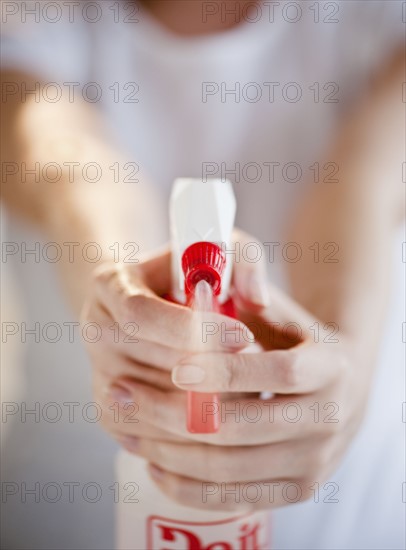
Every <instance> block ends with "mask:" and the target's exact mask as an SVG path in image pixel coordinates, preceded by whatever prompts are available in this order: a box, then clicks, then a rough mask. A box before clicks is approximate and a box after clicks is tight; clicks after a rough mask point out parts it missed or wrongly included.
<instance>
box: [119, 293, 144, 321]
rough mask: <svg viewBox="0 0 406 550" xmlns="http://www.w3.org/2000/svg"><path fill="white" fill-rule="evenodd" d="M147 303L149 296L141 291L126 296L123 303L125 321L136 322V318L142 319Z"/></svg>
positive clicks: (123, 319) (123, 318)
mask: <svg viewBox="0 0 406 550" xmlns="http://www.w3.org/2000/svg"><path fill="white" fill-rule="evenodd" d="M147 303H148V298H147V296H145V295H144V294H141V293H136V294H131V295H130V296H127V297H125V298H124V300H123V303H122V321H123V323H134V322H136V319H140V318H141V317H142V316H143V315H144V312H145V307H146V305H147Z"/></svg>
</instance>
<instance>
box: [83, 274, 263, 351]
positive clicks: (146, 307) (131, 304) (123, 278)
mask: <svg viewBox="0 0 406 550" xmlns="http://www.w3.org/2000/svg"><path fill="white" fill-rule="evenodd" d="M95 292H96V296H97V298H98V300H99V302H100V303H101V304H103V306H104V307H105V308H107V309H108V311H109V312H110V314H111V316H112V317H113V319H115V320H116V321H117V322H118V325H119V328H120V329H121V330H122V331H123V332H125V333H126V334H127V335H129V336H131V337H135V338H136V339H137V340H146V341H149V342H152V343H158V344H161V345H163V346H168V347H172V348H177V349H179V350H182V351H184V350H186V351H193V350H199V351H204V350H205V349H212V350H213V349H215V350H224V349H229V350H239V349H242V348H244V347H245V346H247V345H248V342H247V339H244V338H242V336H241V335H242V333H246V334H250V332H249V330H248V329H247V327H245V326H244V325H243V323H241V322H240V321H236V320H235V319H231V318H230V317H227V316H225V315H220V314H217V313H211V312H208V313H201V312H193V311H191V310H190V309H189V308H187V307H184V306H181V305H178V304H174V303H171V302H169V301H167V300H164V299H162V298H160V297H158V296H157V295H155V294H154V293H153V292H152V290H151V289H150V288H148V286H147V285H146V284H144V282H143V281H142V279H141V278H139V276H138V275H134V276H132V277H130V276H129V273H128V270H122V271H118V270H117V269H114V270H111V271H110V270H104V271H100V272H99V274H98V276H97V278H96V283H95ZM96 314H97V312H94V313H93V312H90V313H89V314H88V317H89V316H93V317H94V316H95V315H96ZM220 327H221V330H220ZM207 331H210V334H211V336H212V337H211V338H210V340H208V339H207V338H206V339H205V338H204V336H205V333H206V332H207ZM251 338H252V339H253V336H252V335H251ZM133 343H134V342H133Z"/></svg>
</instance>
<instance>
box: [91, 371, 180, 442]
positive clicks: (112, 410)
mask: <svg viewBox="0 0 406 550" xmlns="http://www.w3.org/2000/svg"><path fill="white" fill-rule="evenodd" d="M100 378H101V376H100V375H97V376H96V377H95V382H94V386H95V389H94V395H95V399H96V403H98V404H99V405H100V407H101V408H102V426H103V428H104V429H105V430H106V431H107V432H108V433H109V434H111V435H112V436H113V437H114V438H115V439H117V440H120V443H123V441H125V440H126V443H127V445H131V442H132V440H133V439H134V438H136V439H138V438H140V437H146V438H150V439H156V440H162V441H177V442H185V441H187V439H185V438H182V437H181V436H178V435H176V434H173V433H170V432H168V431H167V430H165V429H161V428H160V427H159V426H156V425H153V424H151V423H149V422H146V421H145V419H144V420H143V421H141V419H140V414H139V410H140V406H139V403H137V401H135V400H132V399H131V398H128V395H123V390H124V392H125V388H124V389H123V387H122V386H120V385H115V384H112V385H110V386H108V390H106V387H107V386H105V385H104V380H103V381H102V380H100Z"/></svg>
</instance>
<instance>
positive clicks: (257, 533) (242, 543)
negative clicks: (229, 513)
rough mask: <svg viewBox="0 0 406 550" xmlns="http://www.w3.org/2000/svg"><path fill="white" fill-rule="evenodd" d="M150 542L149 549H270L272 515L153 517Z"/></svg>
mask: <svg viewBox="0 0 406 550" xmlns="http://www.w3.org/2000/svg"><path fill="white" fill-rule="evenodd" d="M147 541H148V549H149V550H270V548H271V543H270V514H269V513H268V512H256V513H255V514H250V515H248V516H238V517H236V518H231V519H227V520H224V521H215V522H206V523H199V522H190V521H179V520H174V519H170V518H165V517H159V516H150V517H149V518H148V521H147Z"/></svg>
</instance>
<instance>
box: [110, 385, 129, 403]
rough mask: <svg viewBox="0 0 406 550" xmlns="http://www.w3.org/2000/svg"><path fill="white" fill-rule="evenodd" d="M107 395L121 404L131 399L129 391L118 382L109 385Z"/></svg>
mask: <svg viewBox="0 0 406 550" xmlns="http://www.w3.org/2000/svg"><path fill="white" fill-rule="evenodd" d="M109 395H110V397H111V399H112V400H113V401H117V402H118V403H120V404H121V405H125V404H127V403H130V402H131V401H132V395H131V392H130V391H129V390H128V389H127V388H125V387H124V386H121V385H120V384H114V385H112V386H110V389H109Z"/></svg>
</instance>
